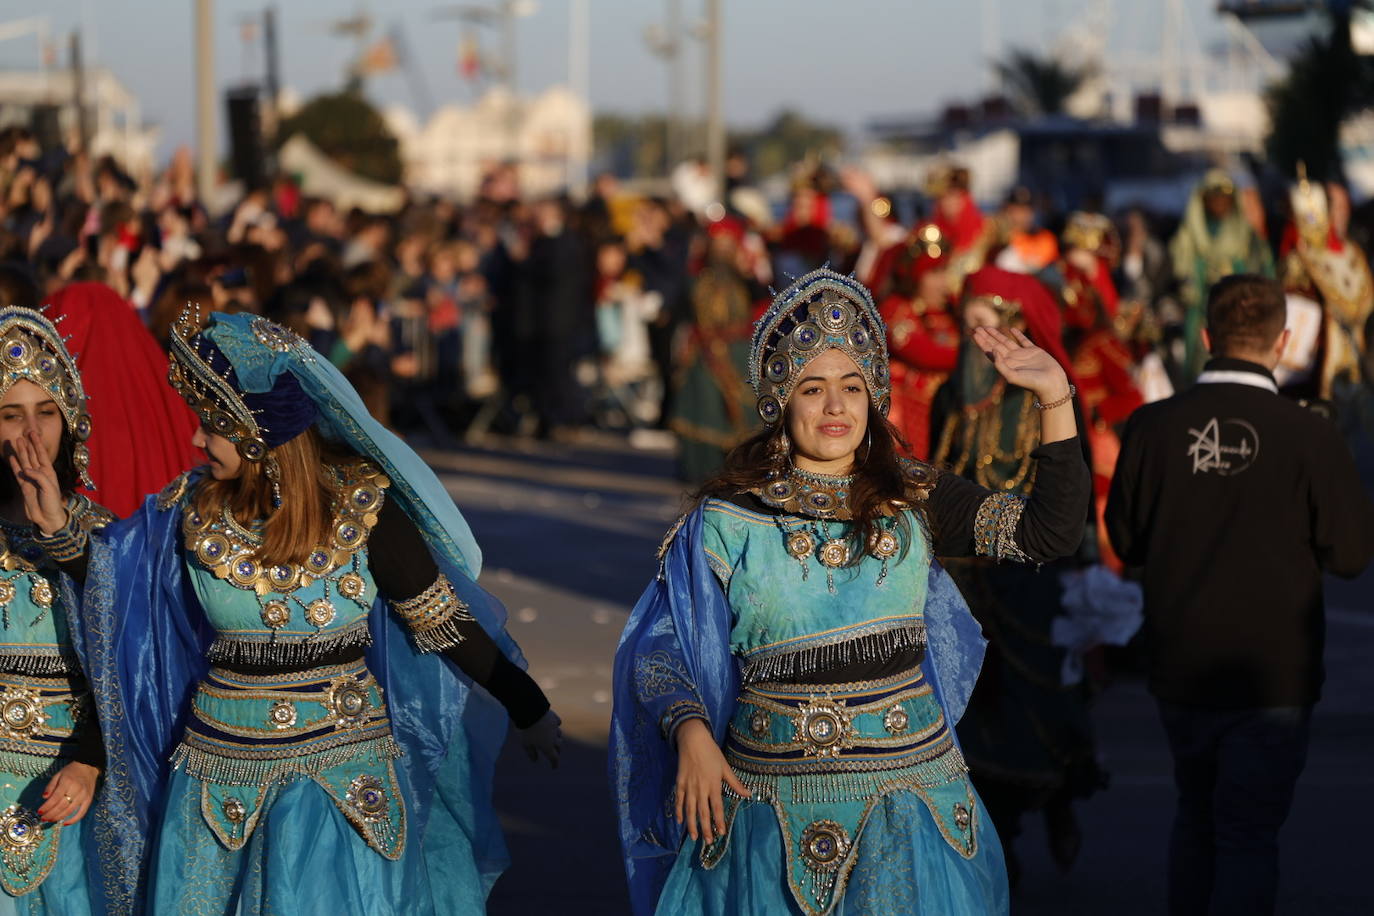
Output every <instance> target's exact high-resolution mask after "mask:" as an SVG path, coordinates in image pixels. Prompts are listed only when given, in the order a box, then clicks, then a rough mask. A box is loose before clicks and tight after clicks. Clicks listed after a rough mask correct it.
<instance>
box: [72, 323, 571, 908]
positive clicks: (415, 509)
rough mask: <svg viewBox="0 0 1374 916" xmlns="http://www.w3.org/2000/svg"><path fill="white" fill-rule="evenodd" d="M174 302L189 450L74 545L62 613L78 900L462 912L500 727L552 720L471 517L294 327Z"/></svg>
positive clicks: (486, 815) (478, 859)
mask: <svg viewBox="0 0 1374 916" xmlns="http://www.w3.org/2000/svg"><path fill="white" fill-rule="evenodd" d="M196 317H198V316H192V315H191V314H189V310H188V314H187V315H184V316H183V319H182V320H181V321H180V322H179V323H178V325H177V326H176V328H175V334H174V336H173V339H172V347H171V352H172V364H171V368H170V371H169V378H170V380H171V383H172V385H173V387H174V388H176V389H177V390H178V391H179V392H180V393H181V394H182V396H183V397H185V398H186V400H187V402H188V403H190V405H191V406H192V408H193V409H195V411H196V412H197V414H199V416H200V418H201V421H202V426H201V427H200V429H199V430H198V431H197V433H196V438H195V442H196V444H197V445H198V446H200V447H202V448H204V449H205V451H206V453H207V455H208V458H209V463H208V465H207V466H206V467H205V468H202V469H198V470H197V471H193V472H190V473H188V474H186V475H183V476H182V477H181V478H178V479H177V480H176V481H174V482H173V483H171V484H169V485H168V487H167V488H166V489H165V490H164V491H163V492H162V493H161V494H160V495H158V496H155V497H150V498H149V499H148V501H147V502H146V503H145V505H144V506H143V508H142V509H140V510H139V511H138V512H137V513H135V514H134V515H133V516H131V517H130V518H129V519H127V520H125V521H124V522H122V523H119V524H117V525H114V526H111V527H110V528H108V529H106V531H105V532H103V533H102V534H101V535H98V536H97V537H94V538H92V539H91V544H90V549H89V554H88V567H87V571H86V576H85V593H84V601H83V604H82V613H81V615H80V623H79V626H77V627H76V632H75V637H76V638H75V642H76V645H77V648H78V651H79V652H80V653H81V655H82V660H83V662H84V664H85V667H86V670H87V673H88V675H89V676H90V678H91V682H92V685H93V688H94V691H95V695H96V698H97V705H98V708H99V710H100V718H101V722H102V724H103V726H104V729H103V731H104V737H105V746H106V751H107V757H108V760H109V761H110V765H109V768H108V771H107V774H106V781H105V787H104V790H103V791H104V793H105V794H106V796H107V801H106V805H105V806H104V809H105V810H104V814H105V815H107V816H103V817H101V818H100V819H99V820H98V822H97V824H96V839H97V841H98V843H99V855H100V861H101V865H102V868H103V869H104V871H105V878H106V880H105V882H104V884H103V894H102V899H101V900H100V901H99V904H100V905H101V906H102V907H104V908H105V909H106V910H107V911H109V912H117V913H131V912H142V911H147V912H152V913H159V914H160V913H176V914H202V913H203V914H211V913H213V914H224V913H239V914H247V913H253V914H258V913H292V914H329V916H342V914H354V913H367V914H401V913H404V914H436V913H471V912H480V911H481V910H482V908H483V907H484V904H485V899H486V896H487V893H488V892H489V890H490V888H491V885H492V883H493V882H494V881H495V879H496V877H497V876H498V875H499V874H500V871H501V869H502V867H503V866H504V859H505V849H504V845H503V842H502V838H501V834H500V830H499V828H498V826H497V824H496V819H495V815H494V813H493V811H492V808H491V781H492V775H493V768H494V761H495V757H496V754H497V752H498V750H499V748H500V745H501V743H502V740H503V737H504V734H505V726H506V721H507V719H510V720H512V721H513V722H514V724H515V725H516V726H517V727H518V728H520V729H522V738H523V741H524V744H525V746H526V749H527V751H528V752H529V753H530V755H531V757H532V758H535V757H536V756H537V755H539V754H543V755H545V756H547V757H548V758H549V759H550V760H551V761H554V762H556V760H557V757H558V753H559V745H560V742H561V736H560V734H559V730H558V724H559V723H558V717H557V716H556V715H554V713H553V712H552V710H550V709H549V705H548V702H547V700H546V699H545V698H544V696H543V694H542V693H541V692H540V690H539V688H538V687H537V686H536V685H535V683H534V682H533V680H531V679H530V677H529V676H528V675H527V674H526V673H525V672H524V670H523V668H522V658H521V656H520V653H519V649H518V648H517V647H516V646H515V644H514V642H513V641H512V640H511V639H510V637H509V636H508V635H507V634H506V632H505V630H504V628H503V622H504V611H503V610H502V608H501V606H500V605H499V603H497V602H496V600H495V599H493V598H492V597H491V596H490V595H488V594H487V593H486V592H484V591H483V590H482V589H481V588H480V587H478V585H477V584H476V582H475V579H476V576H477V574H478V571H479V567H480V562H481V556H480V554H479V552H478V550H477V546H476V544H475V543H474V542H473V539H472V535H471V532H470V531H469V529H468V527H467V525H466V523H465V522H464V521H463V518H462V516H461V515H460V514H459V513H458V511H457V509H456V508H455V507H454V505H453V502H452V500H451V499H450V498H449V496H448V495H447V493H446V492H445V490H444V488H443V485H442V484H441V483H440V482H439V480H438V479H437V478H436V477H435V476H434V474H433V473H432V472H431V471H429V470H428V468H426V467H425V465H424V464H423V463H422V462H421V461H420V459H419V458H418V456H416V455H415V454H414V452H412V451H411V450H410V449H409V448H407V447H406V446H405V445H404V444H403V443H402V442H401V441H400V440H398V439H397V438H396V437H395V436H393V435H392V434H391V433H389V432H387V431H386V430H385V429H384V428H382V427H381V426H380V425H379V424H377V423H376V422H374V421H373V420H372V419H371V418H370V417H369V416H368V413H367V411H366V408H365V407H364V406H363V404H362V402H361V401H360V400H359V398H358V396H357V394H356V393H355V392H354V391H353V389H352V388H351V387H350V386H349V385H348V383H347V382H346V381H344V379H343V377H342V376H340V375H339V373H338V372H337V371H336V370H335V369H334V368H333V367H332V366H331V365H330V364H329V363H328V361H327V360H324V359H323V358H317V357H316V355H315V354H314V352H313V351H312V350H311V349H310V348H309V346H308V345H307V344H306V343H305V342H304V341H302V340H301V339H300V338H298V337H296V336H295V335H293V334H291V333H290V332H288V331H285V330H284V329H282V328H280V327H279V326H277V325H275V324H272V323H271V322H269V321H266V320H265V319H262V318H257V317H254V316H252V315H222V314H216V315H213V316H212V317H211V321H210V323H209V324H208V326H206V327H205V328H203V329H202V328H201V327H200V323H199V321H198V320H195V319H196ZM474 685H478V686H480V687H482V688H483V689H482V690H477V689H474ZM503 707H504V708H503Z"/></svg>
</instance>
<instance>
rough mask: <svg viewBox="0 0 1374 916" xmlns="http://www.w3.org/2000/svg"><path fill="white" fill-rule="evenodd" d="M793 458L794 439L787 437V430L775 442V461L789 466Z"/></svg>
mask: <svg viewBox="0 0 1374 916" xmlns="http://www.w3.org/2000/svg"><path fill="white" fill-rule="evenodd" d="M791 458H792V439H791V437H789V436H788V435H787V430H785V429H784V430H783V431H782V432H780V433H779V434H778V438H777V439H776V440H774V442H773V460H774V461H775V462H776V463H777V464H780V465H781V464H787V463H788V462H789V461H790V460H791Z"/></svg>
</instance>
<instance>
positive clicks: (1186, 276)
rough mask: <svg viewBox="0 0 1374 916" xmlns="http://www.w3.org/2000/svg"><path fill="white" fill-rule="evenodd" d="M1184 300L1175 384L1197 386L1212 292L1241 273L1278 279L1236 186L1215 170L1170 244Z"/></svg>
mask: <svg viewBox="0 0 1374 916" xmlns="http://www.w3.org/2000/svg"><path fill="white" fill-rule="evenodd" d="M1169 255H1170V257H1171V259H1172V260H1173V267H1174V274H1175V276H1176V277H1177V278H1178V283H1179V288H1180V292H1181V294H1182V299H1183V307H1184V314H1183V353H1182V355H1181V360H1180V362H1179V364H1178V365H1176V366H1174V367H1173V368H1174V373H1175V383H1176V384H1185V383H1191V382H1192V381H1193V379H1195V378H1196V377H1197V374H1198V373H1199V372H1200V371H1202V363H1203V362H1204V360H1205V358H1206V348H1205V347H1203V345H1202V324H1203V317H1202V316H1203V306H1204V305H1205V304H1206V297H1207V290H1208V289H1210V288H1211V286H1212V284H1213V283H1215V282H1216V281H1218V280H1220V279H1221V278H1222V277H1228V276H1230V275H1231V274H1237V273H1253V274H1261V275H1262V276H1266V277H1272V276H1274V257H1273V253H1272V252H1270V250H1269V246H1268V245H1267V244H1265V242H1264V239H1262V238H1261V237H1260V235H1259V234H1258V233H1257V232H1256V231H1255V229H1254V227H1253V226H1252V225H1251V224H1250V221H1249V220H1248V219H1246V217H1245V214H1244V213H1243V212H1242V211H1241V208H1240V207H1239V206H1238V203H1237V194H1236V185H1235V182H1234V181H1232V179H1231V176H1229V175H1227V174H1226V172H1224V171H1222V170H1221V169H1212V170H1211V171H1209V172H1208V173H1207V174H1206V175H1204V176H1203V177H1202V181H1201V182H1199V183H1198V186H1197V187H1196V188H1194V189H1193V194H1192V196H1191V197H1190V198H1189V199H1188V206H1187V208H1186V209H1185V210H1184V211H1183V222H1182V223H1181V224H1180V225H1179V227H1178V232H1177V233H1176V234H1175V235H1174V238H1173V241H1171V242H1170V243H1169Z"/></svg>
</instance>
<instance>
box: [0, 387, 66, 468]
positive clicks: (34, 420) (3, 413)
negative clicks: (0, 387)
mask: <svg viewBox="0 0 1374 916" xmlns="http://www.w3.org/2000/svg"><path fill="white" fill-rule="evenodd" d="M31 429H32V430H37V431H38V436H39V438H40V439H41V440H42V442H43V450H44V451H45V452H47V455H48V460H49V461H56V460H57V450H58V449H59V448H60V447H61V446H62V430H63V420H62V411H61V410H59V409H58V407H57V402H56V401H54V400H53V399H52V395H51V394H49V393H48V392H46V391H44V390H43V389H42V388H39V387H38V386H37V385H35V384H34V383H33V382H30V381H27V380H24V379H21V380H20V381H17V382H15V383H14V384H13V385H12V386H10V390H9V391H7V392H5V395H4V397H3V399H0V442H3V443H4V447H5V451H6V453H8V452H9V451H10V450H11V449H12V448H13V444H12V443H13V442H14V440H15V439H18V438H20V437H21V436H24V435H26V434H27V433H28V432H29V430H31Z"/></svg>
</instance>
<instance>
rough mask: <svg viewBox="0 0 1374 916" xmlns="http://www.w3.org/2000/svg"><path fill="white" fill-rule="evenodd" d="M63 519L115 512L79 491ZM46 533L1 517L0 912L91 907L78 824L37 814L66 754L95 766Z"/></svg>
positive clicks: (79, 520) (88, 706)
mask: <svg viewBox="0 0 1374 916" xmlns="http://www.w3.org/2000/svg"><path fill="white" fill-rule="evenodd" d="M68 511H69V514H70V517H71V519H72V523H71V524H70V525H69V526H68V528H69V529H73V530H75V531H78V532H80V535H81V539H82V540H83V541H84V537H85V534H86V533H87V532H89V531H90V530H91V529H92V528H95V527H101V526H103V525H105V524H107V523H108V522H110V521H112V520H113V516H112V515H110V514H109V512H107V511H106V510H105V509H103V508H102V507H100V506H97V505H95V504H94V503H92V502H91V501H90V500H89V499H87V498H86V497H84V496H72V497H70V499H69V501H68ZM47 543H48V541H47V539H37V538H36V537H35V533H34V530H33V528H32V527H31V526H28V525H23V526H20V525H12V524H10V523H8V522H0V890H3V891H4V894H2V895H0V914H5V913H18V914H28V913H45V914H49V913H50V914H59V916H60V914H72V916H84V914H88V913H90V912H91V897H90V891H89V885H88V883H87V872H86V865H87V863H86V849H85V843H84V842H83V840H84V836H83V834H84V832H85V830H86V829H87V820H86V819H83V820H80V821H77V822H76V823H75V824H72V825H70V826H64V825H62V824H61V823H51V822H49V821H44V820H41V819H40V818H39V817H38V813H37V812H38V808H39V807H41V806H42V804H43V803H44V801H45V799H44V798H43V791H44V789H45V788H46V787H47V784H48V782H49V780H51V779H52V777H53V776H54V775H56V773H57V772H58V771H59V770H61V769H62V768H63V767H65V766H66V765H67V764H68V763H70V762H71V761H73V760H82V761H83V762H86V763H90V764H91V765H93V766H100V763H101V760H100V758H101V756H102V755H101V753H100V732H99V728H98V726H97V725H96V722H95V709H94V707H93V705H92V703H91V698H90V690H89V689H88V687H87V686H86V682H85V679H84V678H83V677H82V674H81V666H80V664H79V663H78V661H77V658H76V654H75V652H74V650H73V649H72V641H71V634H70V632H69V631H68V626H67V608H66V606H65V602H64V600H63V590H62V588H61V586H60V583H59V580H58V566H57V564H56V563H55V562H54V561H53V560H52V559H50V558H49V556H48V554H47V552H46V549H45V545H46V544H47Z"/></svg>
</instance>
